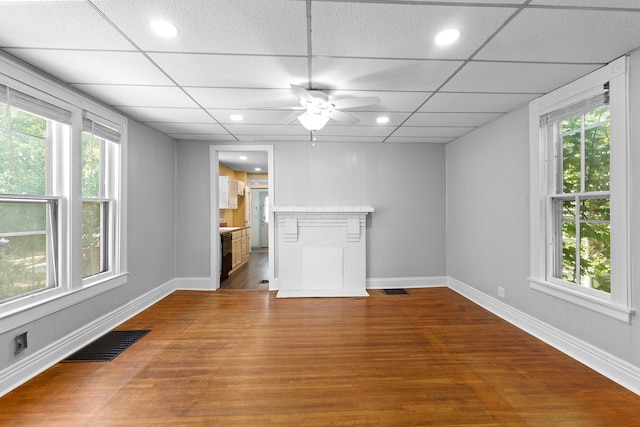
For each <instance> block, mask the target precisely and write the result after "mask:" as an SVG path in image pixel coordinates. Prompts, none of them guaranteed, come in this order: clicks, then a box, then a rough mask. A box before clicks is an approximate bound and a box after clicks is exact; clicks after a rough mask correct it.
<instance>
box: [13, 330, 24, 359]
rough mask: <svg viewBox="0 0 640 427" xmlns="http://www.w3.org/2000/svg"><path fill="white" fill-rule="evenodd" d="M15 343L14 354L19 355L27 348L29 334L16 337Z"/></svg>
mask: <svg viewBox="0 0 640 427" xmlns="http://www.w3.org/2000/svg"><path fill="white" fill-rule="evenodd" d="M14 342H15V345H16V350H15V353H14V354H18V353H20V352H21V351H22V350H24V349H25V348H27V333H26V332H23V333H21V334H20V335H16V337H15V338H14Z"/></svg>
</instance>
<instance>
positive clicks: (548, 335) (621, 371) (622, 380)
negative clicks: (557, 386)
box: [448, 277, 640, 395]
mask: <svg viewBox="0 0 640 427" xmlns="http://www.w3.org/2000/svg"><path fill="white" fill-rule="evenodd" d="M448 286H449V288H450V289H452V290H453V291H455V292H457V293H459V294H460V295H462V296H464V297H465V298H467V299H469V300H471V301H473V302H474V303H476V304H478V305H479V306H481V307H483V308H485V309H487V310H489V311H490V312H492V313H493V314H495V315H496V316H499V317H501V318H502V319H504V320H506V321H507V322H509V323H511V324H513V325H515V326H517V327H518V328H520V329H522V330H523V331H525V332H527V333H529V334H531V335H533V336H534V337H536V338H538V339H540V340H542V341H544V342H546V343H547V344H549V345H551V346H552V347H555V348H556V349H558V350H560V351H561V352H563V353H565V354H566V355H568V356H570V357H572V358H573V359H576V360H577V361H579V362H580V363H583V364H584V365H586V366H588V367H590V368H591V369H593V370H594V371H596V372H599V373H600V374H602V375H604V376H605V377H607V378H609V379H611V380H612V381H615V382H616V383H618V384H620V385H621V386H623V387H625V388H627V389H629V390H631V391H632V392H634V393H636V394H638V395H640V369H639V368H638V367H636V366H633V365H632V364H630V363H629V362H626V361H624V360H622V359H620V358H618V357H616V356H613V355H611V354H610V353H607V352H606V351H604V350H601V349H599V348H597V347H595V346H593V345H591V344H589V343H587V342H584V341H582V340H579V339H577V338H576V337H574V336H572V335H569V334H567V333H566V332H563V331H561V330H560V329H557V328H554V327H553V326H551V325H549V324H547V323H544V322H542V321H540V320H539V319H536V318H535V317H532V316H529V315H528V314H526V313H523V312H521V311H519V310H517V309H515V308H513V307H511V306H509V305H507V304H505V303H504V302H502V301H500V300H498V299H496V298H493V297H491V296H489V295H487V294H485V293H483V292H480V291H478V290H477V289H475V288H473V287H471V286H469V285H467V284H465V283H463V282H460V281H459V280H456V279H454V278H452V277H449V278H448Z"/></svg>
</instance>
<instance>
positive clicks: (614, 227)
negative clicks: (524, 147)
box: [529, 56, 634, 323]
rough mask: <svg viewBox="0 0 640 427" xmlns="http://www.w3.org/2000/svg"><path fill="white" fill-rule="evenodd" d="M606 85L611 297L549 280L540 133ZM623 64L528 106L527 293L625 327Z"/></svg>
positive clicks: (549, 168) (547, 172) (547, 192)
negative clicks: (548, 118) (544, 121)
mask: <svg viewBox="0 0 640 427" xmlns="http://www.w3.org/2000/svg"><path fill="white" fill-rule="evenodd" d="M607 82H608V83H609V95H610V104H609V105H610V109H611V157H610V159H611V190H610V194H611V220H610V225H611V293H610V294H608V293H605V292H596V291H594V290H592V289H588V288H583V287H580V286H578V285H572V284H568V283H566V282H564V283H563V281H561V280H554V279H553V278H552V267H551V262H552V257H551V256H550V252H551V251H552V250H553V247H552V242H551V240H550V230H549V229H550V227H551V225H550V219H551V215H552V210H551V206H550V205H551V203H550V200H551V199H550V196H551V195H553V194H554V193H555V192H554V188H553V184H554V182H553V179H552V174H553V173H554V171H553V168H555V167H556V165H555V161H554V153H553V152H552V149H551V148H550V147H551V144H548V143H547V140H546V138H547V135H546V134H545V132H542V131H541V127H540V117H541V116H543V115H545V114H548V113H550V112H552V111H557V110H559V109H560V108H563V107H566V106H569V105H572V104H575V103H576V102H579V101H581V100H584V99H587V98H590V97H591V96H594V95H596V94H597V93H598V92H602V90H603V85H604V84H605V83H607ZM628 110H629V109H628V59H627V57H626V56H625V57H622V58H619V59H617V60H615V61H613V62H611V63H610V64H608V65H606V66H605V67H602V68H600V69H598V70H596V71H594V72H593V73H591V74H589V75H587V76H584V77H582V78H580V79H578V80H576V81H574V82H572V83H570V84H568V85H566V86H563V87H561V88H559V89H557V90H555V91H553V92H551V93H549V94H547V95H544V96H542V97H540V98H538V99H535V100H533V101H531V103H530V104H529V137H530V177H531V182H530V224H531V229H530V244H531V263H530V266H531V270H530V277H529V284H530V287H531V288H532V289H535V290H537V291H540V292H543V293H545V294H547V295H551V296H553V297H556V298H559V299H562V300H565V301H568V302H570V303H573V304H576V305H579V306H581V307H585V308H588V309H590V310H593V311H595V312H598V313H601V314H604V315H606V316H609V317H612V318H614V319H617V320H620V321H623V322H626V323H630V322H631V316H632V314H633V312H634V310H633V309H632V307H631V295H630V293H631V271H630V265H629V264H630V263H629V260H630V248H629V225H628V224H629V217H630V212H629V189H630V183H629V180H630V174H629V171H630V166H629V160H628V156H627V153H628V151H629V147H628V146H629V128H628Z"/></svg>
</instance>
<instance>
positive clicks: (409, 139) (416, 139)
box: [385, 136, 455, 144]
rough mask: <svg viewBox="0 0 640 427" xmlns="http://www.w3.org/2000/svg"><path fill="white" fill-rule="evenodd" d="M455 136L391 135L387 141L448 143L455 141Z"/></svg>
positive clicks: (396, 142) (397, 142) (399, 142)
mask: <svg viewBox="0 0 640 427" xmlns="http://www.w3.org/2000/svg"><path fill="white" fill-rule="evenodd" d="M454 139H455V138H454V137H430V136H425V137H410V136H390V137H389V138H387V139H386V140H385V142H391V143H394V144H425V143H426V144H446V143H447V142H451V141H453V140H454Z"/></svg>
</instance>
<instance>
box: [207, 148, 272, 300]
mask: <svg viewBox="0 0 640 427" xmlns="http://www.w3.org/2000/svg"><path fill="white" fill-rule="evenodd" d="M256 162H259V163H260V162H261V165H260V166H255V164H256ZM256 169H260V170H256ZM210 171H211V173H210V175H211V176H210V184H211V185H210V187H211V192H210V199H211V200H210V207H211V229H212V233H211V234H212V236H211V272H212V274H211V289H219V288H223V289H269V290H273V282H274V281H273V277H274V261H275V260H274V253H275V252H274V251H273V247H272V246H273V245H270V244H269V242H273V234H274V227H273V220H272V213H271V212H272V209H271V207H272V206H273V201H274V188H273V182H274V169H273V146H271V145H211V146H210ZM221 176H222V177H225V178H224V179H221V178H220V177H221ZM227 186H228V187H227ZM236 191H237V194H236V193H235V192H236ZM230 196H231V197H230ZM234 196H237V198H234ZM228 197H230V199H233V200H230V199H227V198H228ZM225 238H226V240H225ZM225 243H227V244H226V245H225ZM234 250H235V253H234V252H233V251H234ZM230 252H231V253H230ZM240 252H241V253H242V255H239V253H240ZM240 256H242V257H246V258H239V257H240ZM227 258H228V259H227ZM238 260H240V261H238ZM234 262H235V264H233V263H234ZM238 262H239V264H238ZM228 263H232V265H235V266H237V268H235V269H233V267H232V268H230V270H226V271H225V270H224V268H228V267H224V266H225V265H226V264H228ZM225 273H230V274H225ZM253 282H256V283H253ZM265 282H266V283H265Z"/></svg>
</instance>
